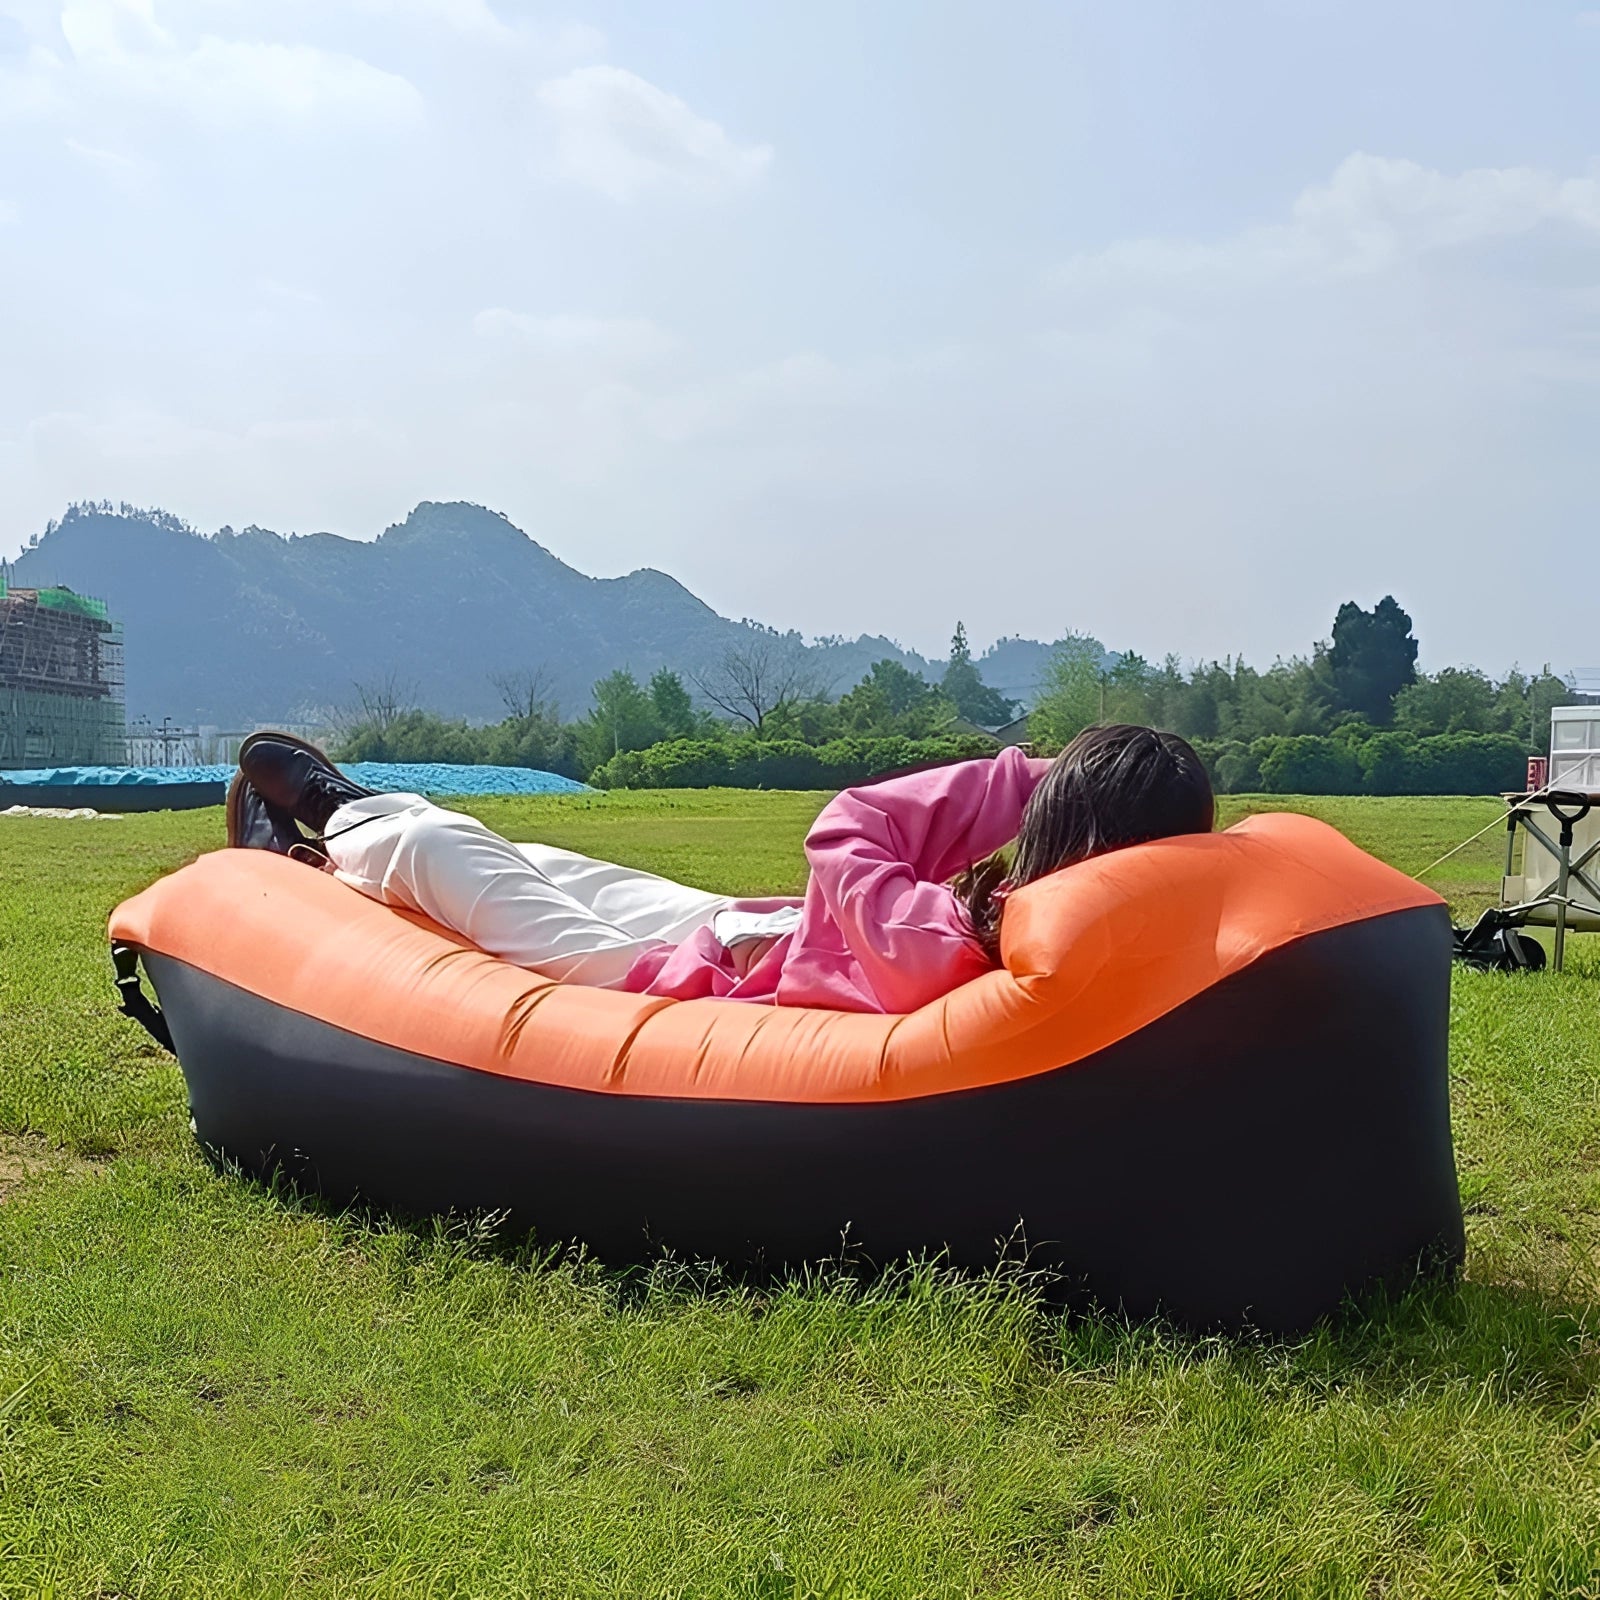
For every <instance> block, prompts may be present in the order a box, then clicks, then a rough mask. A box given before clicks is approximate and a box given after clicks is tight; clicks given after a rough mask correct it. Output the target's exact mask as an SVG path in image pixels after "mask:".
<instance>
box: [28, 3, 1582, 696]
mask: <svg viewBox="0 0 1600 1600" xmlns="http://www.w3.org/2000/svg"><path fill="white" fill-rule="evenodd" d="M1597 81H1600V11H1587V12H1586V11H1584V10H1582V9H1581V8H1574V7H1573V6H1570V5H1546V4H1540V3H1537V0H1524V3H1521V4H1503V5H1490V4H1474V3H1470V0H1467V3H1453V4H1449V5H1444V4H1418V3H1405V0H1401V3H1390V4H1382V5H1380V4H1365V3H1361V0H1354V3H1345V4H1332V3H1329V4H1317V3H1311V0H1277V3H1266V0H1262V3H1256V4H1246V3H1237V4H1229V3H1218V4H1207V5H1204V6H1196V5H1193V4H1166V5H1160V4H1146V3H1141V0H1128V3H1124V4H1120V5H1116V6H1093V7H1091V6H1080V5H1071V4H1066V3H1054V4H1043V5H1033V4H1020V3H1014V4H1010V5H1007V6H1004V7H994V6H980V5H977V4H963V5H953V4H937V3H931V0H922V3H908V4H901V3H892V0H874V3H873V4H871V5H865V4H858V5H851V6H846V5H839V4H829V3H822V4H807V5H804V6H801V5H798V4H796V5H788V6H766V5H757V6H752V5H748V4H700V5H695V4H678V5H673V6H657V5H647V4H634V5H602V6H595V7H590V8H587V9H584V10H581V11H565V10H551V9H545V8H542V7H534V6H528V5H521V4H517V3H514V0H501V3H499V4H492V3H491V0H270V3H266V0H68V3H65V4H63V3H61V0H0V306H3V310H0V554H5V553H9V552H12V551H15V550H16V549H17V548H19V547H20V546H21V545H22V544H23V543H24V542H25V541H26V539H27V538H28V537H29V536H30V535H31V534H33V533H35V532H37V531H38V530H39V529H40V528H41V527H42V526H43V524H44V522H45V520H46V519H47V518H48V517H50V516H52V515H55V514H58V513H59V511H60V510H61V508H62V506H63V505H64V504H65V503H66V502H67V501H69V500H72V499H81V498H101V497H108V498H111V499H113V500H124V499H126V500H132V501H135V502H138V503H148V504H159V505H162V506H165V507H167V508H168V509H170V510H173V511H176V512H178V513H180V514H182V515H184V516H186V517H188V518H189V519H190V520H191V521H192V522H194V523H196V524H197V525H198V526H201V527H203V528H213V527H216V526H218V525H220V524H222V523H230V524H233V525H235V526H243V525H244V524H246V523H249V522H257V523H260V524H262V525H264V526H268V527H274V528H277V529H280V530H282V531H290V530H298V531H311V530H314V529H324V528H325V529H331V530H332V531H334V532H338V533H345V534H350V535H354V536H362V537H367V536H371V535H373V534H375V533H377V532H378V531H379V530H380V529H381V528H382V527H383V526H384V525H385V524H386V523H388V522H390V521H393V520H396V519H398V518H399V517H401V516H403V515H404V513H405V512H406V511H407V510H408V509H409V507H410V506H411V505H412V504H413V503H414V502H415V501H417V500H418V499H422V498H433V499H447V498H464V499H470V500H475V501H479V502H482V503H485V504H488V505H491V506H494V507H496V508H497V509H500V510H503V511H505V512H506V513H507V514H508V515H509V516H510V517H511V518H512V519H513V520H514V521H516V522H517V523H518V524H519V525H520V526H522V527H524V528H526V529H527V530H528V532H529V533H531V534H532V535H533V536H534V537H536V538H538V539H539V540H540V541H541V542H542V543H544V544H546V545H548V546H549V547H550V548H551V549H553V550H554V551H555V552H556V553H557V554H559V555H561V556H562V557H564V558H565V559H567V560H569V561H571V562H572V563H574V564H575V565H577V566H579V567H580V568H583V569H584V570H586V571H590V572H595V573H599V574H610V573H615V572H621V571H626V570H629V569H631V568H634V567H638V566H645V565H649V566H658V567H662V568H665V569H666V570H668V571H670V572H672V573H673V574H675V575H676V576H678V577H679V578H681V579H682V580H683V581H684V582H685V583H687V584H688V585H689V586H690V587H691V588H693V589H694V590H696V592H698V593H699V594H701V595H703V596H704V597H705V598H706V599H707V600H708V601H709V602H710V603H712V604H713V605H715V606H716V607H717V608H718V609H719V610H721V611H723V612H725V613H728V614H730V615H734V616H741V615H748V616H754V617H759V618H761V619H763V620H767V621H770V622H773V623H775V624H778V625H780V626H783V627H791V626H792V627H797V628H800V629H802V630H803V631H805V632H807V633H835V632H839V633H854V632H857V631H861V630H872V631H884V632H887V633H890V634H892V635H894V636H896V637H898V638H900V639H901V640H903V641H904V642H905V643H907V644H910V645H913V646H916V647H919V648H922V649H925V650H939V649H941V648H942V646H943V645H944V643H945V641H946V640H947V639H948V636H949V633H950V629H951V626H952V624H953V623H954V621H955V619H956V617H957V616H960V617H962V618H964V619H965V621H966V624H967V627H968V631H969V633H970V634H971V636H972V637H973V639H974V641H975V642H977V643H980V644H982V643H986V642H987V641H989V640H990V639H992V638H994V637H995V636H996V635H999V634H1007V633H1023V634H1028V635H1035V636H1045V637H1051V636H1055V635H1057V634H1059V633H1061V632H1063V631H1064V630H1066V629H1068V628H1076V629H1082V630H1087V631H1091V632H1094V633H1096V634H1098V635H1099V636H1100V637H1102V638H1103V639H1105V640H1106V641H1107V643H1109V644H1111V645H1113V646H1114V647H1131V648H1136V649H1139V650H1141V651H1143V652H1144V653H1146V654H1149V655H1159V654H1161V653H1163V652H1164V651H1166V650H1169V649H1170V650H1174V651H1177V652H1178V653H1179V654H1181V655H1183V656H1185V657H1187V658H1196V657H1202V656H1213V655H1223V654H1227V653H1230V652H1234V651H1242V652H1244V653H1245V654H1246V655H1247V656H1249V657H1251V658H1252V659H1255V660H1258V661H1263V662H1264V661H1267V660H1270V659H1271V658H1272V657H1273V656H1274V655H1276V654H1279V653H1289V652H1292V651H1297V650H1303V649H1305V648H1306V646H1307V645H1308V644H1309V642H1310V641H1311V640H1312V639H1314V638H1316V637H1320V636H1323V635H1325V634H1326V632H1327V628H1328V624H1329V621H1330V620H1331V617H1332V613H1333V610H1334V608H1335V606H1336V605H1337V604H1338V602H1339V601H1340V600H1343V599H1345V598H1349V597H1356V598H1359V599H1361V600H1363V601H1365V602H1367V603H1371V602H1372V601H1374V600H1376V599H1377V598H1378V597H1379V596H1380V595H1381V594H1383V593H1385V592H1387V591H1391V590H1392V591H1393V592H1394V593H1395V594H1396V595H1397V596H1398V597H1399V598H1400V599H1401V601H1402V602H1403V603H1404V604H1405V605H1406V606H1407V607H1408V608H1409V609H1410V610H1411V611H1412V613H1413V615H1414V617H1415V618H1416V621H1417V626H1418V631H1419V634H1420V636H1421V638H1422V642H1423V650H1424V658H1425V662H1426V663H1430V664H1433V665H1439V664H1443V663H1445V662H1449V661H1461V660H1471V661H1477V662H1479V663H1481V664H1482V665H1484V666H1485V667H1488V668H1491V669H1494V670H1500V669H1502V668H1504V667H1505V666H1507V665H1508V664H1510V663H1511V662H1512V661H1513V660H1520V661H1521V662H1522V663H1523V664H1525V665H1539V664H1541V663H1543V662H1544V661H1547V660H1548V661H1551V662H1553V663H1554V664H1555V665H1556V666H1557V668H1558V669H1566V668H1571V667H1582V666H1590V665H1594V664H1596V662H1600V643H1597V644H1589V643H1588V642H1587V641H1588V638H1589V636H1590V635H1591V634H1592V633H1593V631H1594V630H1593V625H1592V624H1591V623H1590V622H1589V620H1588V619H1589V616H1590V615H1591V613H1590V612H1589V611H1587V610H1586V609H1584V608H1582V607H1581V606H1580V607H1577V608H1574V609H1571V610H1567V609H1565V607H1564V605H1563V603H1562V601H1561V598H1560V597H1561V594H1562V592H1563V591H1564V590H1566V589H1569V588H1570V589H1572V590H1573V591H1574V592H1575V593H1577V594H1579V595H1587V594H1589V593H1590V592H1591V591H1593V590H1594V589H1595V588H1596V577H1597V575H1600V574H1597V568H1600V555H1597V554H1596V550H1597V547H1600V542H1597V540H1596V536H1595V531H1594V519H1595V511H1596V502H1597V495H1596V489H1597V469H1596V451H1595V448H1594V443H1593V441H1594V440H1595V439H1596V438H1597V437H1600V405H1597V396H1600V167H1597V165H1596V155H1597V153H1600V129H1597V122H1600V109H1597V108H1600V96H1597V95H1596V92H1595V89H1596V84H1597ZM1556 549H1565V550H1568V551H1570V552H1571V555H1570V560H1569V561H1568V563H1567V565H1566V567H1565V569H1564V573H1563V569H1562V566H1561V563H1560V562H1554V563H1552V560H1551V553H1552V552H1553V551H1554V550H1556ZM1524 552H1525V553H1524Z"/></svg>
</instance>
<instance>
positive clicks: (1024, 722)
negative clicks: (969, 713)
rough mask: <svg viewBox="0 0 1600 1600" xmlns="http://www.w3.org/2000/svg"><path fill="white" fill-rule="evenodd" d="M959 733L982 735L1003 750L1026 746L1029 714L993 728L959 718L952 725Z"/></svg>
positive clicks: (1025, 713)
mask: <svg viewBox="0 0 1600 1600" xmlns="http://www.w3.org/2000/svg"><path fill="white" fill-rule="evenodd" d="M951 727H953V728H954V729H955V730H956V731H957V732H958V733H981V734H984V735H985V736H987V737H988V738H990V739H993V740H994V741H995V743H996V744H998V745H999V746H1000V747H1001V748H1002V749H1004V748H1005V746H1007V745H1012V744H1026V743H1027V742H1028V713H1027V712H1026V711H1025V712H1023V714H1022V715H1021V716H1020V717H1013V718H1012V719H1011V721H1010V722H1002V723H1000V724H999V725H998V726H996V727H993V728H985V727H983V726H981V725H980V724H978V723H976V722H968V721H967V719H966V718H965V717H957V718H956V719H955V721H954V722H953V723H951Z"/></svg>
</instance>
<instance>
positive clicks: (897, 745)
mask: <svg viewBox="0 0 1600 1600" xmlns="http://www.w3.org/2000/svg"><path fill="white" fill-rule="evenodd" d="M994 751H995V745H994V741H993V740H992V739H986V738H983V737H982V736H981V735H974V734H952V735H948V736H946V737H943V738H938V739H870V738H851V739H834V740H831V741H830V742H829V743H827V744H822V745H811V744H802V743H800V741H799V740H796V739H754V738H749V737H733V738H713V739H670V740H667V741H666V742H664V743H662V744H655V745H651V746H650V748H649V749H648V750H632V751H629V750H624V751H623V752H622V753H621V754H620V755H616V756H613V757H612V758H611V760H609V761H607V762H605V763H604V764H603V765H602V766H600V767H597V768H596V769H595V771H594V772H593V773H591V774H590V778H589V781H590V782H591V783H593V784H596V785H598V786H599V787H600V788H602V789H710V788H728V789H846V788H849V787H850V785H851V784H854V783H864V782H866V780H867V779H869V778H876V777H881V776H882V775H884V774H885V773H890V772H898V771H901V770H902V769H904V768H907V767H917V766H925V765H932V764H933V763H935V762H943V761H960V760H964V759H969V758H971V757H974V756H988V755H993V754H994Z"/></svg>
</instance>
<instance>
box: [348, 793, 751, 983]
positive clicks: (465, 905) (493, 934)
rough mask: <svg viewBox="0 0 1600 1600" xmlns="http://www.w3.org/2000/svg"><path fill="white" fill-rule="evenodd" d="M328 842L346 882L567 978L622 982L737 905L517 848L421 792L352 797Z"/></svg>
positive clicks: (631, 872) (642, 876)
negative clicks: (663, 948) (655, 952)
mask: <svg viewBox="0 0 1600 1600" xmlns="http://www.w3.org/2000/svg"><path fill="white" fill-rule="evenodd" d="M324 837H325V839H326V844H327V851H328V855H329V857H330V858H331V859H332V861H333V865H334V867H335V869H336V871H337V874H338V876H339V877H340V878H342V879H343V880H344V882H346V883H348V884H350V885H351V886H352V887H353V888H356V889H359V890H360V891H361V892H362V893H363V894H365V895H370V896H371V897H372V898H373V899H374V900H381V901H382V902H383V903H384V904H385V905H391V906H404V907H406V909H408V910H410V911H420V912H422V914H423V915H424V916H427V917H431V918H432V919H433V920H434V921H435V922H438V923H441V924H443V926H445V927H447V928H450V929H453V930H454V931H455V932H456V933H459V934H460V935H461V936H462V937H463V938H464V939H467V940H469V941H470V942H471V943H473V944H475V945H477V946H478V948H479V949H481V950H487V951H488V952H489V954H490V955H493V956H499V957H500V958H501V959H502V960H505V961H510V962H512V963H514V964H515V965H516V966H519V967H528V968H531V969H532V970H533V971H535V972H538V973H540V974H542V975H543V976H545V977H547V978H558V979H562V980H564V981H566V982H570V983H587V984H594V985H596V986H598V987H601V988H605V987H609V986H612V985H615V984H619V983H621V982H622V980H623V978H624V977H625V976H626V975H627V972H628V969H629V968H630V967H631V966H632V965H633V963H634V962H635V961H636V960H637V959H638V958H639V957H640V956H641V955H643V954H644V952H645V951H647V950H649V949H651V948H653V947H655V946H657V945H663V944H681V943H682V942H683V941H684V940H685V939H687V938H688V937H689V936H690V935H691V934H693V933H694V932H696V931H697V930H698V929H700V928H704V927H708V926H710V925H711V924H712V922H713V921H714V920H715V918H716V915H717V913H718V912H719V911H722V910H723V909H724V908H725V907H727V906H728V904H729V903H730V902H729V898H728V896H726V895H720V894H709V893H707V892H706V891H705V890H704V889H691V888H689V887H688V886H687V885H685V884H681V883H674V882H673V881H672V880H671V879H670V878H658V877H657V876H656V875H655V874H654V873H653V872H640V871H638V870H636V869H635V868H633V867H619V866H616V865H614V864H613V863H612V862H609V861H595V860H593V859H592V858H591V857H589V856H581V855H578V854H577V853H576V852H575V851H572V850H558V849H556V848H555V847H554V846H553V845H546V844H512V843H510V842H509V841H508V840H505V839H502V838H501V837H500V835H499V834H497V833H495V832H494V831H493V830H492V829H490V828H486V827H485V826H484V825H483V824H482V823H481V822H479V821H478V820H477V818H475V817H468V816H463V815H462V814H461V813H460V812H458V811H446V810H444V809H443V808H442V807H440V806H436V805H433V804H432V803H431V802H429V801H427V800H424V799H423V798H422V796H421V795H415V794H376V795H371V796H368V797H366V798H363V799H360V800H352V801H351V802H350V804H349V805H344V806H340V807H339V809H338V810H337V811H335V812H334V814H333V816H332V817H331V818H330V819H329V821H328V826H327V829H326V833H325V835H324Z"/></svg>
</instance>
